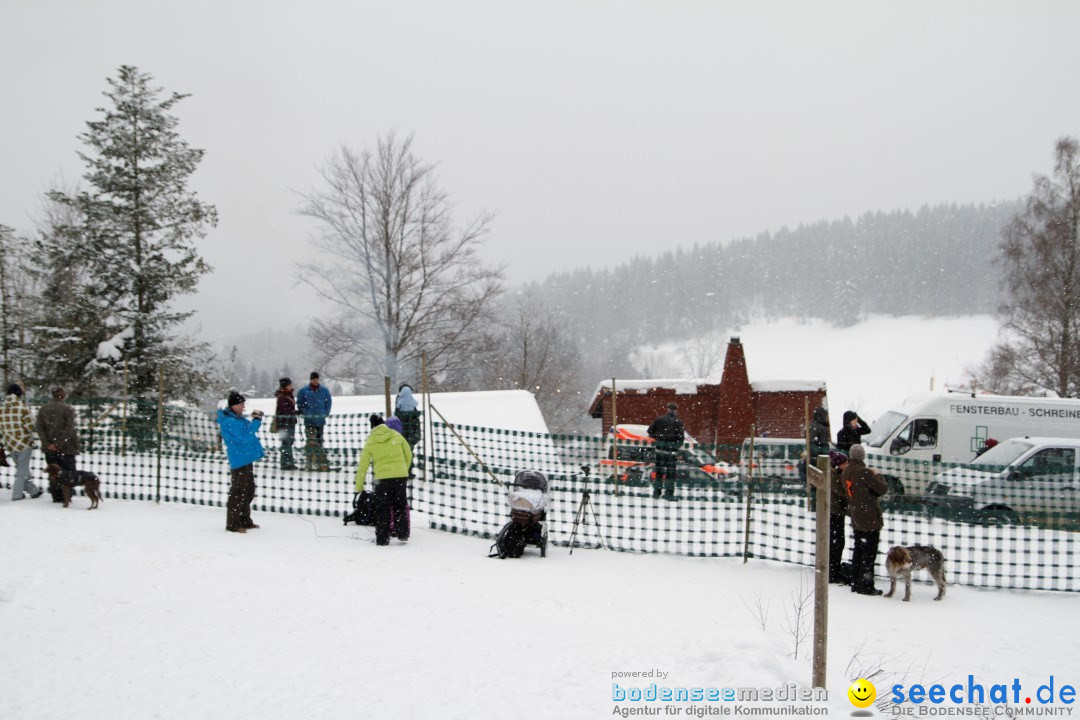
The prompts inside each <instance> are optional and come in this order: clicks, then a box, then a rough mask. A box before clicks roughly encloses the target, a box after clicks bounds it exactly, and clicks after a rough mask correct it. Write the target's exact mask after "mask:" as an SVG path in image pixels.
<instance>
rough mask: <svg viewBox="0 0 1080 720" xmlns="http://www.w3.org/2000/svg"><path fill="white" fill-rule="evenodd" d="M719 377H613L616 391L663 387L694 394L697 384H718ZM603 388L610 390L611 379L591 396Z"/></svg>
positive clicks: (679, 392) (680, 392)
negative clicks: (624, 378)
mask: <svg viewBox="0 0 1080 720" xmlns="http://www.w3.org/2000/svg"><path fill="white" fill-rule="evenodd" d="M719 384H720V379H719V378H712V379H709V378H657V379H652V380H640V379H637V380H619V379H618V378H616V379H615V389H616V390H617V391H618V392H623V391H624V390H651V389H652V388H664V389H667V390H674V391H675V392H676V393H678V394H679V395H696V394H697V389H698V385H719ZM605 390H611V381H610V380H605V381H603V382H601V383H599V384H598V385H597V386H596V390H595V391H594V392H593V397H596V396H597V395H599V394H600V393H601V392H603V391H605Z"/></svg>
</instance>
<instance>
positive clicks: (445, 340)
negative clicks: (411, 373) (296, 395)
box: [299, 133, 502, 379]
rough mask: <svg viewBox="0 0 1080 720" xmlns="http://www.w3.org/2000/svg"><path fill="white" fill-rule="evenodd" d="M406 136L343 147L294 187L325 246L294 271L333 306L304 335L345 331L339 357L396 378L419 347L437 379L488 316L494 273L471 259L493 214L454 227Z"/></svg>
mask: <svg viewBox="0 0 1080 720" xmlns="http://www.w3.org/2000/svg"><path fill="white" fill-rule="evenodd" d="M412 142H413V140H412V137H411V136H409V137H407V138H405V139H404V140H401V141H399V140H398V139H397V137H396V136H395V135H394V134H393V133H390V134H388V135H386V136H385V137H380V138H379V139H378V143H377V146H376V148H375V150H374V151H370V150H364V151H363V152H361V153H356V152H353V151H352V150H350V149H349V148H347V147H342V148H341V149H340V150H338V151H337V152H336V153H335V154H333V155H332V156H331V157H330V159H329V160H328V161H327V163H326V165H325V166H324V167H323V168H321V171H320V172H321V175H322V178H323V180H324V183H325V184H324V187H323V188H322V189H320V190H313V191H311V192H308V193H301V194H300V195H301V197H302V198H303V203H302V204H301V206H300V208H299V213H300V214H301V215H305V216H307V217H310V218H314V219H315V220H316V221H318V224H319V233H318V234H317V235H315V236H314V237H313V239H312V245H313V246H314V247H315V248H317V249H318V250H320V251H321V252H322V253H323V257H321V258H319V259H317V260H314V261H312V262H310V263H306V264H304V265H301V267H300V277H301V280H302V281H303V282H306V283H307V284H309V285H310V286H311V287H312V288H313V289H314V290H315V291H316V292H317V293H319V295H321V296H322V297H323V298H326V299H327V300H329V301H330V302H332V303H333V304H334V305H335V306H336V307H337V309H338V314H337V316H336V317H335V318H334V319H331V320H325V321H322V322H320V323H317V324H316V326H315V328H314V329H313V333H312V339H313V340H315V341H316V342H317V343H318V342H319V341H320V339H322V340H325V339H327V338H330V337H334V333H338V332H342V333H344V335H338V336H337V337H338V340H339V341H340V340H341V339H343V338H347V339H348V340H349V342H348V344H347V346H346V347H338V348H335V352H336V355H337V357H338V358H339V359H340V360H341V362H342V363H344V364H345V365H347V366H352V367H353V368H354V369H357V371H358V372H359V368H362V367H365V366H366V367H370V366H371V365H372V364H374V365H375V367H377V368H378V371H379V372H378V373H377V374H378V375H380V376H381V375H389V376H390V377H391V378H394V379H396V378H397V376H398V373H399V368H400V366H401V365H402V363H406V362H415V361H416V360H417V358H419V356H420V353H421V352H422V351H424V350H426V351H427V355H428V363H429V369H430V371H431V373H432V375H433V376H434V377H435V378H440V377H442V378H443V379H445V378H446V376H447V375H448V374H452V373H453V372H455V371H457V370H458V369H459V368H460V364H461V363H462V362H463V361H464V359H465V358H467V357H468V353H467V352H462V350H463V348H465V347H467V346H468V344H469V342H471V340H472V338H474V337H475V336H477V335H480V334H481V331H482V329H483V325H484V324H485V323H487V322H489V321H490V320H491V318H492V314H491V313H492V305H493V302H492V301H493V300H494V299H495V298H496V297H497V296H498V295H499V293H500V292H501V289H502V284H501V280H502V272H501V270H500V269H495V268H488V267H485V266H484V265H483V264H481V262H480V261H479V259H478V257H477V251H478V250H479V248H480V246H481V244H482V242H483V239H484V237H485V236H486V235H487V233H488V228H489V226H490V223H491V220H492V215H490V214H488V213H484V214H481V215H480V216H479V217H477V218H475V219H474V220H472V221H471V222H469V223H467V224H466V225H465V226H464V227H460V228H456V227H454V225H453V220H452V213H453V209H454V206H453V204H452V203H451V201H450V199H449V197H448V195H447V194H446V193H445V192H444V191H443V190H441V189H440V188H439V186H438V183H437V179H436V177H435V168H434V166H432V165H428V164H425V163H423V162H422V161H421V160H420V159H419V158H418V157H417V156H416V155H415V154H413V150H412ZM372 335H374V336H375V338H374V339H372ZM372 374H374V373H372ZM369 377H370V375H369Z"/></svg>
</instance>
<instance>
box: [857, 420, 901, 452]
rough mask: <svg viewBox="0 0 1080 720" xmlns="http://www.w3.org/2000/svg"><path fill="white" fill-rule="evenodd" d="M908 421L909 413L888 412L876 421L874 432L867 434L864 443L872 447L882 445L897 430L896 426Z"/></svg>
mask: <svg viewBox="0 0 1080 720" xmlns="http://www.w3.org/2000/svg"><path fill="white" fill-rule="evenodd" d="M906 422H907V415H903V414H901V413H898V412H891V411H890V412H887V413H885V414H884V415H882V416H881V417H879V418H878V419H877V422H875V423H874V427H873V430H872V432H871V433H870V434H869V435H867V436H866V439H865V440H864V441H863V444H865V445H870V446H871V447H881V446H882V445H884V444H885V441H886V440H888V439H889V437H890V436H891V435H892V434H893V433H894V432H896V428H898V427H900V426H901V425H903V424H904V423H906Z"/></svg>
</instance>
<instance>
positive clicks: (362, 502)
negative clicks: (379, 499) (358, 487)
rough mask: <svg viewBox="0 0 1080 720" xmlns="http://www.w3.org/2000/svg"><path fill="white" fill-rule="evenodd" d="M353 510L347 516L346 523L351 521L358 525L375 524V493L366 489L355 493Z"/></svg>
mask: <svg viewBox="0 0 1080 720" xmlns="http://www.w3.org/2000/svg"><path fill="white" fill-rule="evenodd" d="M352 506H353V511H352V512H351V513H349V514H348V515H346V516H345V518H344V520H345V522H344V524H345V525H348V524H349V523H351V522H354V523H356V524H357V525H374V524H375V495H374V493H369V492H367V491H366V490H365V491H364V492H358V493H356V494H355V495H353V499H352Z"/></svg>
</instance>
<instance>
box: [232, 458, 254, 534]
mask: <svg viewBox="0 0 1080 720" xmlns="http://www.w3.org/2000/svg"><path fill="white" fill-rule="evenodd" d="M230 472H231V474H232V485H230V486H229V501H228V502H227V503H226V504H225V529H226V530H239V529H241V528H243V529H245V530H246V529H247V528H252V527H255V523H253V522H252V521H251V501H252V500H254V499H255V466H254V465H245V466H244V467H239V468H236V469H234V470H232V471H230Z"/></svg>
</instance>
